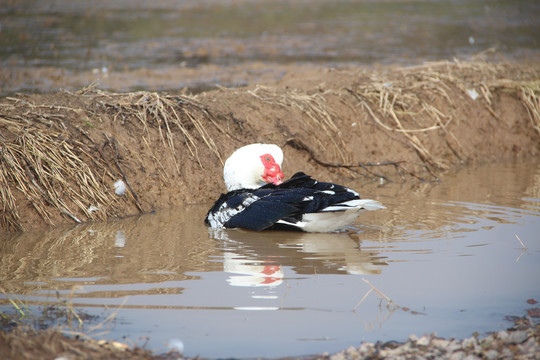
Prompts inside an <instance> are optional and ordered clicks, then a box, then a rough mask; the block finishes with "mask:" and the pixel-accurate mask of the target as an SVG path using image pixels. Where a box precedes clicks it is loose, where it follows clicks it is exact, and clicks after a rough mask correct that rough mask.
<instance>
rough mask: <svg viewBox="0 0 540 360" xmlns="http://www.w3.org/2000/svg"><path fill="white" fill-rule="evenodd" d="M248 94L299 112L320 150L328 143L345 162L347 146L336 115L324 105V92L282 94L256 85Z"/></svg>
mask: <svg viewBox="0 0 540 360" xmlns="http://www.w3.org/2000/svg"><path fill="white" fill-rule="evenodd" d="M248 93H249V94H251V95H252V96H254V97H255V98H257V99H259V100H261V101H265V102H268V103H271V104H276V105H280V106H283V107H286V108H293V109H298V110H299V111H301V112H302V113H303V114H305V115H306V118H307V119H308V120H309V121H308V122H307V123H306V125H307V126H308V127H309V128H310V130H311V132H312V134H314V138H315V140H316V141H317V142H318V145H319V146H320V148H326V147H327V146H326V145H325V144H326V143H327V141H330V143H331V144H332V145H333V148H334V151H335V153H336V155H337V157H338V159H340V161H346V160H347V157H346V154H345V151H344V149H346V148H347V146H346V145H345V142H344V141H343V137H342V135H341V131H340V130H339V127H338V126H337V124H336V122H335V120H334V119H335V117H336V115H335V114H334V112H333V111H332V109H331V108H330V107H329V106H328V105H327V104H326V102H327V101H326V98H325V97H324V95H325V93H324V92H323V93H314V94H307V93H306V92H304V91H301V90H298V89H293V90H288V91H285V92H282V91H278V90H277V89H275V88H272V87H268V86H262V85H257V86H256V87H255V89H254V90H250V91H248ZM321 136H322V137H321Z"/></svg>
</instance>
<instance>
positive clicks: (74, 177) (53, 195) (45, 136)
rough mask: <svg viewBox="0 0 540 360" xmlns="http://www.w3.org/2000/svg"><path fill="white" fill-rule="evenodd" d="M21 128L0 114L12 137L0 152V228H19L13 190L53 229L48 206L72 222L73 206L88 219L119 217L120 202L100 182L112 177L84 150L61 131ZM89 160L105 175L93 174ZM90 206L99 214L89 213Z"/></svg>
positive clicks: (88, 150)
mask: <svg viewBox="0 0 540 360" xmlns="http://www.w3.org/2000/svg"><path fill="white" fill-rule="evenodd" d="M25 125H26V124H25V123H23V122H17V121H10V120H8V119H6V118H5V117H4V116H0V126H2V127H4V128H5V129H6V130H7V131H8V132H9V133H10V134H11V135H13V136H14V139H13V140H12V141H4V143H3V146H2V149H1V151H0V159H1V161H0V193H1V199H2V214H1V216H0V226H2V227H4V228H7V229H19V228H20V225H19V220H20V219H19V215H18V211H17V197H16V194H15V190H18V192H19V193H20V194H22V195H23V196H24V197H25V198H26V199H27V200H28V201H29V202H30V203H31V204H32V206H33V207H34V208H35V210H36V211H37V212H38V213H39V215H40V216H41V217H42V218H43V220H44V221H45V222H46V223H48V224H51V225H52V224H53V222H52V220H51V216H50V211H51V210H50V208H51V207H52V208H55V209H57V210H59V211H60V212H61V213H63V214H65V215H67V216H69V217H71V218H72V219H73V220H75V221H76V222H81V220H80V219H78V218H77V217H76V216H75V215H74V214H75V213H76V210H75V209H74V208H78V209H80V210H81V211H82V212H83V213H84V214H85V215H86V216H87V217H88V218H89V219H92V220H97V219H100V220H104V219H106V218H107V217H109V216H114V215H116V214H117V212H118V209H119V204H118V202H117V200H116V198H115V197H114V193H111V191H108V189H107V187H105V186H103V182H104V181H103V178H104V177H109V178H113V175H112V174H111V172H110V171H108V170H107V168H108V167H107V166H106V165H105V164H103V162H102V161H100V159H99V158H96V157H95V156H93V155H92V154H91V150H90V149H89V148H88V147H87V146H85V145H84V144H83V143H81V142H78V141H76V140H73V139H71V138H68V137H66V136H65V134H63V133H60V132H57V131H54V130H48V131H45V130H44V129H43V128H40V127H34V128H33V127H26V126H25ZM92 162H96V165H97V166H98V168H100V169H103V173H101V174H99V173H96V172H95V171H93V170H92V168H91V167H90V166H89V164H91V163H92ZM92 205H93V206H95V207H97V208H99V209H100V210H99V211H92V210H91V208H90V206H92Z"/></svg>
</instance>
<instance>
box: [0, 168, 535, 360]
mask: <svg viewBox="0 0 540 360" xmlns="http://www.w3.org/2000/svg"><path fill="white" fill-rule="evenodd" d="M349 185H351V186H353V187H355V188H357V189H358V190H361V192H362V189H363V192H364V193H365V195H369V196H370V197H373V198H377V199H379V200H381V201H382V202H383V203H384V204H385V205H386V206H387V209H386V210H383V211H378V212H374V213H369V214H364V215H363V216H361V217H360V218H359V220H358V222H357V224H355V226H354V227H351V228H350V230H349V231H348V232H347V233H340V234H301V233H290V232H261V233H255V232H248V231H241V230H226V231H225V230H223V231H221V230H220V231H213V230H209V229H208V228H206V227H205V225H204V224H203V221H202V219H203V217H204V215H205V212H206V210H207V208H208V207H209V206H210V204H205V205H192V206H186V207H185V208H181V209H174V210H170V211H160V212H157V213H156V214H152V215H144V216H140V217H134V218H129V219H124V220H119V221H114V222H110V223H106V224H105V223H98V224H85V225H81V226H76V227H70V228H63V229H54V230H48V231H43V232H39V233H22V234H15V235H11V236H8V235H6V234H3V235H1V236H0V240H1V242H0V254H1V259H2V262H1V264H0V270H1V274H2V287H3V288H4V289H5V290H6V292H7V293H8V294H9V295H10V297H11V298H12V299H16V300H17V301H18V302H19V304H25V306H27V307H28V309H31V310H32V311H33V312H34V314H35V317H36V318H43V309H45V305H47V304H58V303H59V304H60V305H59V306H58V307H59V308H60V309H62V308H65V309H69V308H70V307H71V306H72V307H73V308H74V309H75V311H76V313H77V314H79V315H80V316H81V317H82V316H83V315H90V317H89V318H88V317H87V318H88V320H84V324H85V325H84V327H83V329H78V328H77V323H78V322H77V321H76V319H75V320H73V322H72V324H73V326H74V329H75V330H77V331H84V332H86V333H87V334H88V335H90V336H94V337H97V338H101V337H105V338H108V339H115V340H119V341H123V342H127V343H135V344H138V345H141V346H143V345H146V346H147V347H148V348H149V349H153V350H155V351H158V352H160V351H167V350H168V348H169V347H170V346H173V345H178V344H181V345H182V346H183V349H184V353H185V354H186V355H188V356H197V355H199V356H202V357H210V358H217V357H220V358H223V357H240V358H246V357H257V356H265V357H278V356H291V355H307V354H314V353H322V352H326V351H328V352H336V351H338V350H342V349H344V348H347V347H349V346H351V345H359V343H360V342H361V341H378V340H381V341H389V340H398V341H400V340H405V339H406V338H407V337H408V336H409V335H410V334H417V335H422V334H424V333H433V332H436V333H437V334H438V335H440V336H444V337H457V338H464V337H468V336H470V335H471V334H472V333H473V332H475V331H478V332H480V333H481V334H485V332H487V331H495V330H500V329H503V328H505V327H507V326H509V325H510V323H508V322H506V321H505V316H507V315H523V314H524V312H525V311H526V310H527V308H530V307H531V305H528V304H527V302H526V301H527V300H528V299H531V298H533V299H536V300H540V277H539V276H538V274H539V273H540V237H539V236H538V233H539V231H540V163H539V162H534V163H532V162H528V163H514V164H497V165H489V166H481V167H478V168H466V169H463V170H461V171H459V172H458V173H456V174H453V175H448V176H446V177H444V179H443V182H442V183H441V184H437V185H432V184H420V185H419V186H415V187H414V189H411V187H410V186H409V185H400V184H389V185H386V186H384V187H376V186H374V185H367V186H362V185H361V184H360V183H356V186H355V183H350V184H349ZM217 195H218V194H217V193H216V196H217ZM516 236H517V237H519V238H520V239H521V241H522V242H523V244H524V245H525V246H526V249H524V248H523V247H522V245H521V243H520V242H519V241H518V239H517V237H516ZM0 299H1V301H2V304H3V305H1V306H0V310H1V311H13V307H12V306H11V305H10V304H9V303H8V301H7V300H6V297H5V296H1V297H0ZM59 301H60V302H59ZM65 303H67V304H69V306H68V305H65ZM10 309H11V310H10ZM108 316H110V321H109V320H106V318H107V317H108ZM52 317H53V320H54V316H52ZM53 322H54V321H53ZM64 325H65V324H64ZM103 331H106V332H107V333H105V334H104V333H103Z"/></svg>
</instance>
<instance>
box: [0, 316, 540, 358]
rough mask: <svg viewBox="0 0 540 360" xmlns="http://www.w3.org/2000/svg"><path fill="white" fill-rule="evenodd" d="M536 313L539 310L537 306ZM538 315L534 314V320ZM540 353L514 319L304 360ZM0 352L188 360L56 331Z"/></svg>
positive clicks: (526, 322) (530, 326)
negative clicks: (466, 332)
mask: <svg viewBox="0 0 540 360" xmlns="http://www.w3.org/2000/svg"><path fill="white" fill-rule="evenodd" d="M535 309H536V310H535V311H538V308H535ZM536 317H537V316H536ZM539 351H540V325H538V324H537V323H535V322H533V321H532V320H531V317H529V316H525V317H514V326H512V327H511V328H509V329H507V330H502V331H498V332H494V333H492V334H489V335H488V336H486V337H479V336H476V335H475V336H472V337H470V338H467V339H464V340H457V339H444V338H441V337H437V336H436V335H434V334H432V335H424V336H421V337H420V338H419V337H417V336H415V335H411V336H410V337H409V339H408V340H407V341H405V342H403V343H399V342H395V341H390V342H386V343H382V342H377V343H368V342H364V343H362V344H361V345H360V346H359V347H357V348H355V347H352V346H351V347H350V348H348V349H346V350H343V351H340V352H338V353H336V354H332V355H330V354H321V355H315V356H306V357H303V359H306V360H308V359H309V360H315V359H325V360H347V359H403V358H412V359H416V358H437V359H464V358H474V359H478V358H487V359H503V358H516V359H534V358H536V357H537V355H538V352H539ZM0 352H1V353H2V354H4V355H6V356H7V358H8V359H11V360H16V359H34V358H51V359H52V358H55V359H60V358H62V359H148V360H150V359H187V358H186V357H183V356H182V355H181V354H180V353H178V352H176V351H174V350H171V351H170V352H168V353H165V354H160V355H158V354H153V353H152V352H151V351H149V350H147V349H142V348H139V347H135V348H130V347H129V346H127V345H126V344H123V343H119V342H115V341H112V342H106V341H96V340H92V339H86V340H82V339H75V338H69V337H66V336H64V335H62V334H61V333H60V332H58V331H53V330H44V331H39V332H37V331H34V330H31V329H27V330H23V329H16V330H15V331H13V332H3V331H0Z"/></svg>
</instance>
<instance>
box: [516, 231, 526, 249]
mask: <svg viewBox="0 0 540 360" xmlns="http://www.w3.org/2000/svg"><path fill="white" fill-rule="evenodd" d="M515 235H516V239H518V241H519V243H520V244H521V247H522V248H523V250H527V247H526V246H525V244H523V241H521V239H520V238H519V236H517V234H515Z"/></svg>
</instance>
